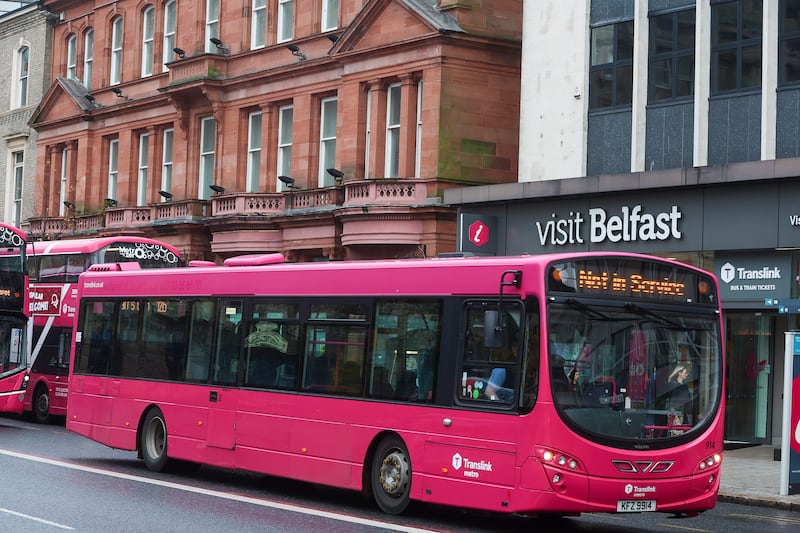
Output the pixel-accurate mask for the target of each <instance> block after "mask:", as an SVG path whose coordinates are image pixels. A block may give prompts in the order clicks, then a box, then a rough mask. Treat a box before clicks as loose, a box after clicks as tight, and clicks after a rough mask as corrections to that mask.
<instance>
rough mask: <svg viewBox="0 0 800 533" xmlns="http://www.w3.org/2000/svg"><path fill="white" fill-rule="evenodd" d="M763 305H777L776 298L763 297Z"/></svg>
mask: <svg viewBox="0 0 800 533" xmlns="http://www.w3.org/2000/svg"><path fill="white" fill-rule="evenodd" d="M764 305H778V299H777V298H764Z"/></svg>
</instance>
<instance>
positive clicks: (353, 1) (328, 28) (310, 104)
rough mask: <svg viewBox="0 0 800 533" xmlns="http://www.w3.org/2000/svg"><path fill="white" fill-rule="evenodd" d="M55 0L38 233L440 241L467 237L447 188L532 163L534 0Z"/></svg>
mask: <svg viewBox="0 0 800 533" xmlns="http://www.w3.org/2000/svg"><path fill="white" fill-rule="evenodd" d="M44 7H45V8H46V9H47V10H48V11H50V12H52V13H54V14H56V15H57V16H58V20H57V21H56V22H55V25H54V29H53V31H54V38H53V43H54V45H53V54H52V65H53V66H52V79H53V80H55V81H54V82H53V84H52V86H51V87H50V90H49V91H48V93H47V94H46V95H45V97H44V98H43V100H42V102H41V104H40V106H39V108H38V109H37V111H36V113H35V114H34V116H33V118H32V119H31V124H32V126H33V127H35V128H36V130H37V131H38V145H37V152H38V161H37V163H38V167H37V168H38V176H37V180H36V182H37V183H36V187H37V194H36V207H35V214H34V217H33V218H31V219H30V221H29V228H28V230H29V232H30V233H31V235H32V236H33V237H34V238H39V239H42V238H48V239H53V238H61V237H66V236H71V237H72V236H94V235H108V234H120V233H129V234H130V233H136V234H141V235H146V236H151V237H156V238H161V239H164V240H166V241H168V242H170V243H172V244H174V245H176V246H179V247H181V248H182V249H183V250H185V252H186V256H187V257H188V258H190V259H221V258H225V257H228V256H231V255H237V254H242V253H262V252H272V251H281V252H284V253H287V254H288V255H289V258H290V259H291V260H299V261H303V260H318V259H326V258H327V259H345V258H346V259H368V258H380V257H412V256H420V255H421V254H423V253H425V254H427V255H429V256H430V255H433V254H436V253H439V252H445V251H452V250H454V249H455V223H456V220H455V209H454V208H451V207H449V206H446V205H444V204H443V203H442V202H441V198H442V196H443V191H444V190H445V189H447V188H451V187H461V186H464V185H465V184H484V183H505V182H516V180H517V157H518V153H517V152H518V137H519V94H520V91H519V86H520V48H521V31H522V23H521V20H522V17H521V14H522V1H521V0H499V1H494V2H480V1H478V0H438V1H437V0H367V1H362V0H252V1H245V0H202V1H198V2H178V1H175V0H168V1H162V0H153V1H148V0H139V1H133V0H120V1H117V2H108V3H96V2H88V1H80V0H57V1H45V2H44ZM328 169H333V170H332V172H329V171H328ZM279 177H280V179H279Z"/></svg>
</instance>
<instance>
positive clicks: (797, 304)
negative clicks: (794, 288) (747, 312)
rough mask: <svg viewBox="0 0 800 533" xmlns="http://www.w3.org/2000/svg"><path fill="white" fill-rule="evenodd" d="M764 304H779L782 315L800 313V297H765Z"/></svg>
mask: <svg viewBox="0 0 800 533" xmlns="http://www.w3.org/2000/svg"><path fill="white" fill-rule="evenodd" d="M764 305H773V306H777V307H778V313H780V314H782V315H797V314H800V298H765V299H764Z"/></svg>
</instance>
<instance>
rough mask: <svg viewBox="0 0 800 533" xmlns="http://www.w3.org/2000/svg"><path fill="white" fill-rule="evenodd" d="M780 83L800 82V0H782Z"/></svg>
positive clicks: (779, 47) (779, 37)
mask: <svg viewBox="0 0 800 533" xmlns="http://www.w3.org/2000/svg"><path fill="white" fill-rule="evenodd" d="M780 9H781V10H780V34H779V36H778V39H779V45H778V74H779V78H778V83H779V84H781V85H786V84H790V83H797V82H800V0H781V7H780Z"/></svg>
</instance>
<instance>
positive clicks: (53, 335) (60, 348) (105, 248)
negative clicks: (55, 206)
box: [24, 236, 181, 423]
mask: <svg viewBox="0 0 800 533" xmlns="http://www.w3.org/2000/svg"><path fill="white" fill-rule="evenodd" d="M28 257H29V273H30V289H29V291H28V297H29V298H28V303H29V311H30V315H31V316H32V317H33V321H32V322H33V323H32V325H33V329H32V332H31V333H30V338H31V346H32V347H31V358H30V372H29V378H28V379H29V381H28V387H27V390H26V393H25V400H24V410H25V412H26V413H32V414H33V416H34V418H35V420H36V421H37V422H40V423H45V422H47V421H48V420H49V419H50V416H51V415H55V416H65V415H66V414H67V390H68V386H69V381H68V375H69V349H70V341H71V339H72V330H73V327H74V323H75V316H76V309H77V287H76V286H75V283H76V282H77V281H78V276H79V275H80V274H81V273H82V272H84V271H85V270H86V269H87V268H89V267H90V266H91V265H93V264H95V263H109V262H136V263H138V264H139V265H140V266H141V267H142V268H147V269H150V268H170V267H177V266H179V265H180V263H181V254H180V251H179V250H178V249H177V248H175V247H174V246H171V245H169V244H167V243H165V242H161V241H159V240H155V239H149V238H146V237H138V236H117V237H98V238H89V239H65V240H62V241H36V242H30V243H29V244H28Z"/></svg>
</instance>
